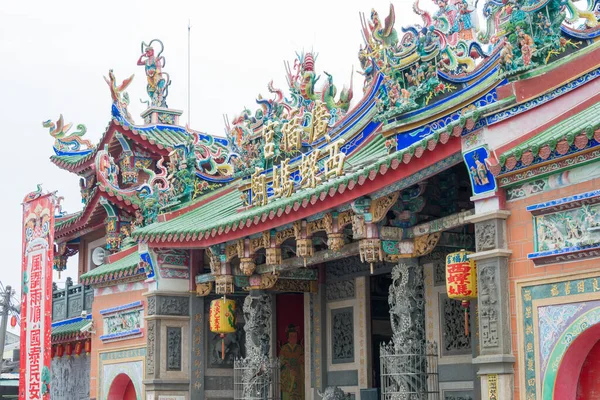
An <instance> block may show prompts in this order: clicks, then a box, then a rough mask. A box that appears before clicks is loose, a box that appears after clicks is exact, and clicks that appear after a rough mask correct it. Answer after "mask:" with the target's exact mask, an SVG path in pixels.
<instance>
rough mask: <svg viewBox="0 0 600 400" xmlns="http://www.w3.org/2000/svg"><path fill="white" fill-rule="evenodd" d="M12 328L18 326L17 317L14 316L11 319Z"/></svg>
mask: <svg viewBox="0 0 600 400" xmlns="http://www.w3.org/2000/svg"><path fill="white" fill-rule="evenodd" d="M10 326H11V327H12V328H14V327H15V326H17V316H16V315H13V316H12V317H10Z"/></svg>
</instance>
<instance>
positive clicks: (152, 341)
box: [146, 297, 156, 376]
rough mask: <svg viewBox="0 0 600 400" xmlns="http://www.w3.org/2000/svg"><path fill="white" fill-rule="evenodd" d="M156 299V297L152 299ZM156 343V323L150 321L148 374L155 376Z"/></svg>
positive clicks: (147, 357) (147, 349) (147, 353)
mask: <svg viewBox="0 0 600 400" xmlns="http://www.w3.org/2000/svg"><path fill="white" fill-rule="evenodd" d="M152 298H154V297H152ZM155 341H156V321H155V320H150V321H148V328H147V336H146V374H147V375H148V376H153V375H154V346H155Z"/></svg>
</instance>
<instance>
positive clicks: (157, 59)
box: [137, 39, 171, 108]
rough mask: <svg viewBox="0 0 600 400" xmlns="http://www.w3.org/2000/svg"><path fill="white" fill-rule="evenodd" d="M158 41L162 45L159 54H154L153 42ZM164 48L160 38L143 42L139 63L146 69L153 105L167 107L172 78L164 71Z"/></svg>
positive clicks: (147, 87) (149, 93) (148, 88)
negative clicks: (147, 42)
mask: <svg viewBox="0 0 600 400" xmlns="http://www.w3.org/2000/svg"><path fill="white" fill-rule="evenodd" d="M154 42H157V43H159V44H160V46H161V50H160V51H159V52H158V55H155V54H154V48H153V47H152V43H154ZM163 50H164V46H163V43H162V42H161V41H160V40H158V39H153V40H151V41H150V43H149V44H146V43H144V42H142V55H141V56H140V58H139V59H138V62H137V65H143V66H144V68H145V70H146V77H147V79H148V85H147V86H146V90H147V91H148V96H150V101H151V104H152V106H153V107H164V108H167V95H168V93H169V90H168V88H169V85H170V84H171V80H170V79H169V74H167V73H166V72H163V71H162V69H163V68H164V67H165V58H164V57H162V56H161V54H162V52H163Z"/></svg>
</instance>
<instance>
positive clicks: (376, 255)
mask: <svg viewBox="0 0 600 400" xmlns="http://www.w3.org/2000/svg"><path fill="white" fill-rule="evenodd" d="M358 253H359V256H360V261H361V262H368V263H375V262H378V261H383V249H382V248H381V240H380V239H361V240H360V242H359V243H358Z"/></svg>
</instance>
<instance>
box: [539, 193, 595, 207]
mask: <svg viewBox="0 0 600 400" xmlns="http://www.w3.org/2000/svg"><path fill="white" fill-rule="evenodd" d="M596 197H600V190H594V191H592V192H587V193H581V194H576V195H574V196H569V197H563V198H562V199H556V200H551V201H547V202H545V203H539V204H532V205H530V206H527V211H538V210H542V209H544V208H551V207H556V206H559V205H562V204H566V203H572V202H576V201H581V200H587V199H592V198H596Z"/></svg>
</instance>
